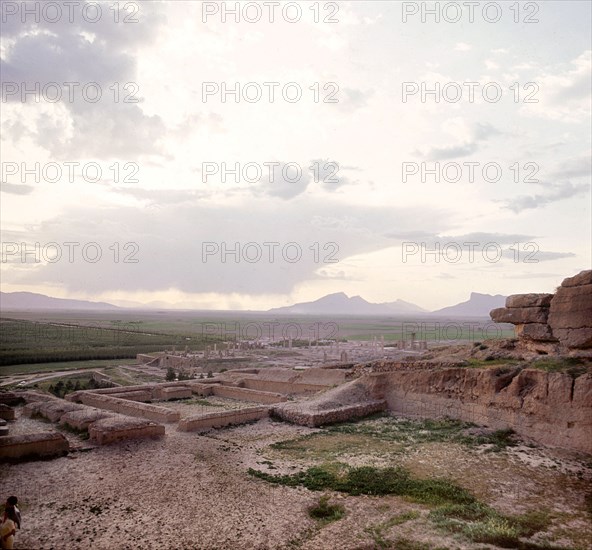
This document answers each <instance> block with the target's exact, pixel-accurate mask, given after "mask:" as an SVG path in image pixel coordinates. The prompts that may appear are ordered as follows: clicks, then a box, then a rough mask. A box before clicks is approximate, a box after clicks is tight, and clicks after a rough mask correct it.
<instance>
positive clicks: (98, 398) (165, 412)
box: [80, 392, 180, 422]
mask: <svg viewBox="0 0 592 550" xmlns="http://www.w3.org/2000/svg"><path fill="white" fill-rule="evenodd" d="M80 400H81V401H82V403H84V404H85V405H89V406H91V407H97V408H99V409H104V410H108V411H113V412H116V413H120V414H126V415H128V416H135V417H137V418H146V419H148V420H154V421H156V422H177V421H178V420H179V417H180V413H179V411H173V410H171V409H167V408H165V407H159V406H158V405H151V404H149V403H137V402H135V401H128V400H126V399H118V398H116V397H111V396H110V395H98V394H95V393H92V392H81V395H80Z"/></svg>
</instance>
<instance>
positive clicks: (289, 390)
mask: <svg viewBox="0 0 592 550" xmlns="http://www.w3.org/2000/svg"><path fill="white" fill-rule="evenodd" d="M244 387H245V388H248V389H252V390H261V391H266V392H275V393H283V394H298V393H312V392H318V391H321V390H326V389H327V388H328V387H329V386H327V385H325V384H307V383H302V382H289V381H286V382H283V381H276V380H259V379H257V378H246V379H245V380H244Z"/></svg>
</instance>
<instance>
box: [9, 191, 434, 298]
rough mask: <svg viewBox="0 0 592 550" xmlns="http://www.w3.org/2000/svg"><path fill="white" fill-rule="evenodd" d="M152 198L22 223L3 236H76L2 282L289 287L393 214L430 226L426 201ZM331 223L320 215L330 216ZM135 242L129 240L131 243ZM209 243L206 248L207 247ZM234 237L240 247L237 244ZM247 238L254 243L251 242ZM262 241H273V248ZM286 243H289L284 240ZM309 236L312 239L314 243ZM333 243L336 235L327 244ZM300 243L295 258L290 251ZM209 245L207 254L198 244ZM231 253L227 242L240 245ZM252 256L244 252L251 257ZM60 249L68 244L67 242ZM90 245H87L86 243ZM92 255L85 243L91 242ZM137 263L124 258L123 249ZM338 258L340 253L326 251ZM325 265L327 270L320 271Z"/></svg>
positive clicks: (93, 288)
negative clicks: (150, 203) (49, 258)
mask: <svg viewBox="0 0 592 550" xmlns="http://www.w3.org/2000/svg"><path fill="white" fill-rule="evenodd" d="M177 198H178V199H183V198H186V199H187V200H184V201H182V202H177V201H175V202H174V203H166V202H165V203H162V204H158V207H157V208H154V207H153V208H144V209H141V208H136V207H111V208H102V209H97V208H92V207H88V208H83V207H79V208H69V209H67V210H66V211H65V212H64V213H63V214H62V215H60V217H59V218H54V219H51V220H47V221H45V222H43V223H41V224H40V225H38V226H34V227H31V228H29V229H28V230H27V231H26V232H25V231H21V232H15V231H6V232H5V235H4V238H5V240H7V241H14V242H27V243H35V242H40V243H48V242H56V243H66V242H79V243H81V244H80V246H79V247H78V248H77V249H76V251H77V252H76V256H75V261H74V262H72V263H68V262H67V259H66V260H64V261H62V262H56V263H41V264H36V265H35V266H34V267H35V268H34V269H31V270H30V271H25V272H23V270H22V269H19V267H22V266H15V268H14V270H11V269H9V270H8V271H7V272H5V273H4V274H3V282H4V283H5V284H15V285H47V286H61V287H63V288H64V289H65V290H66V291H67V292H83V291H84V292H88V293H95V294H96V293H101V292H113V291H117V290H120V291H123V292H136V291H137V292H150V291H166V290H168V289H177V290H179V291H182V292H188V293H207V292H219V293H239V294H249V295H254V296H255V295H266V294H270V293H286V292H290V291H292V290H293V289H294V288H295V287H296V285H299V284H302V283H303V282H305V281H311V280H314V279H318V278H319V277H320V276H321V275H319V274H318V273H317V270H319V269H325V270H326V272H325V274H328V273H331V274H333V273H335V272H336V271H339V270H340V269H343V268H342V267H341V266H340V263H339V262H341V261H343V260H345V259H346V258H348V257H351V256H354V255H358V254H364V253H370V252H374V251H378V250H381V249H383V248H385V247H387V246H388V245H389V243H388V241H387V239H385V238H384V237H383V236H382V235H383V234H384V233H385V232H386V231H387V229H388V228H389V227H392V225H393V218H394V219H396V220H397V223H398V226H399V227H400V228H401V231H411V229H412V228H413V227H414V226H415V225H416V224H417V223H421V224H424V225H425V226H426V227H427V228H428V230H430V229H433V228H432V227H431V223H433V220H434V219H436V217H438V218H439V219H440V220H442V219H443V214H442V213H440V214H439V215H438V216H436V215H435V213H434V212H433V211H431V210H430V209H429V208H425V207H422V208H418V209H410V208H403V207H401V208H393V207H392V206H390V205H388V206H384V207H380V208H379V207H363V206H353V205H347V204H341V203H338V202H336V201H335V200H332V199H330V198H328V199H327V200H325V201H316V200H312V199H310V198H308V197H306V196H302V197H298V198H296V199H293V201H291V202H290V203H289V205H286V203H285V202H284V201H283V199H282V198H276V199H273V200H272V199H270V198H269V197H265V198H263V197H262V198H251V199H250V200H249V201H248V202H246V203H245V202H240V203H236V202H234V203H233V202H232V201H227V202H223V203H221V204H215V203H213V202H212V201H208V200H202V199H200V198H199V197H193V198H189V197H188V196H186V197H181V196H180V197H177ZM329 220H332V222H331V223H323V221H325V222H329ZM90 242H97V243H98V244H99V245H100V247H101V250H102V256H101V258H100V260H99V261H97V262H96V263H92V262H89V261H85V260H84V258H83V257H82V255H81V251H82V249H83V246H84V244H85V243H90ZM133 243H135V244H133ZM204 243H211V244H210V246H211V249H208V248H206V249H204V248H203V247H204ZM237 243H238V248H237ZM247 243H253V244H252V245H251V246H250V247H249V248H248V249H246V248H245V246H246V245H247ZM265 243H279V244H278V246H277V247H275V248H273V250H274V257H273V258H272V259H270V254H269V253H270V248H269V246H267V245H265ZM288 243H295V245H294V246H292V247H291V248H290V247H288V248H287V249H286V245H287V244H288ZM315 243H316V244H315ZM331 243H334V244H331ZM298 249H299V250H300V253H301V258H300V260H298V261H293V262H292V261H289V260H288V259H286V258H292V259H293V258H294V254H296V253H297V252H298ZM116 250H119V261H118V262H115V261H114V254H115V251H116ZM204 250H215V251H216V252H215V253H214V254H212V255H210V256H207V257H206V258H205V259H206V260H207V261H204V257H203V256H202V252H203V251H204ZM237 250H238V253H239V256H238V257H237V256H236V254H235V253H234V252H233V251H237ZM258 250H260V252H261V254H262V256H261V257H260V258H259V259H258V260H257V261H254V262H250V261H248V259H246V258H256V255H257V252H258ZM64 254H65V257H66V258H67V251H66V250H65V249H64ZM93 254H94V251H93ZM89 255H90V251H89ZM129 255H131V256H130V258H131V259H138V260H139V262H138V263H129V262H124V261H123V260H124V258H125V257H126V256H129ZM332 259H337V260H338V262H337V263H333V262H330V261H329V260H332ZM327 270H328V271H327Z"/></svg>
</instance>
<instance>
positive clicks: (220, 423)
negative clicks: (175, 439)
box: [178, 407, 269, 432]
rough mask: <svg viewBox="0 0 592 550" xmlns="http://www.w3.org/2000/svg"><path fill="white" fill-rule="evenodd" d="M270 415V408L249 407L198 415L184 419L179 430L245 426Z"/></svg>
mask: <svg viewBox="0 0 592 550" xmlns="http://www.w3.org/2000/svg"><path fill="white" fill-rule="evenodd" d="M268 415H269V407H248V408H245V409H235V410H232V411H223V412H213V413H207V414H197V415H192V416H188V417H186V418H182V419H181V421H180V422H179V426H178V430H179V431H182V432H191V431H197V430H209V429H210V428H222V427H224V426H230V425H233V424H244V423H245V422H252V421H253V420H259V419H261V418H265V417H266V416H268Z"/></svg>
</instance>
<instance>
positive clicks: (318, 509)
mask: <svg viewBox="0 0 592 550" xmlns="http://www.w3.org/2000/svg"><path fill="white" fill-rule="evenodd" d="M329 498H330V497H329V495H323V496H322V497H321V498H319V502H318V504H316V505H315V506H311V507H310V508H309V509H308V515H309V516H310V517H311V518H313V519H316V520H317V521H319V522H320V523H330V522H332V521H337V520H339V519H341V518H342V517H343V516H344V515H345V508H344V507H343V506H342V505H341V504H329Z"/></svg>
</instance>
